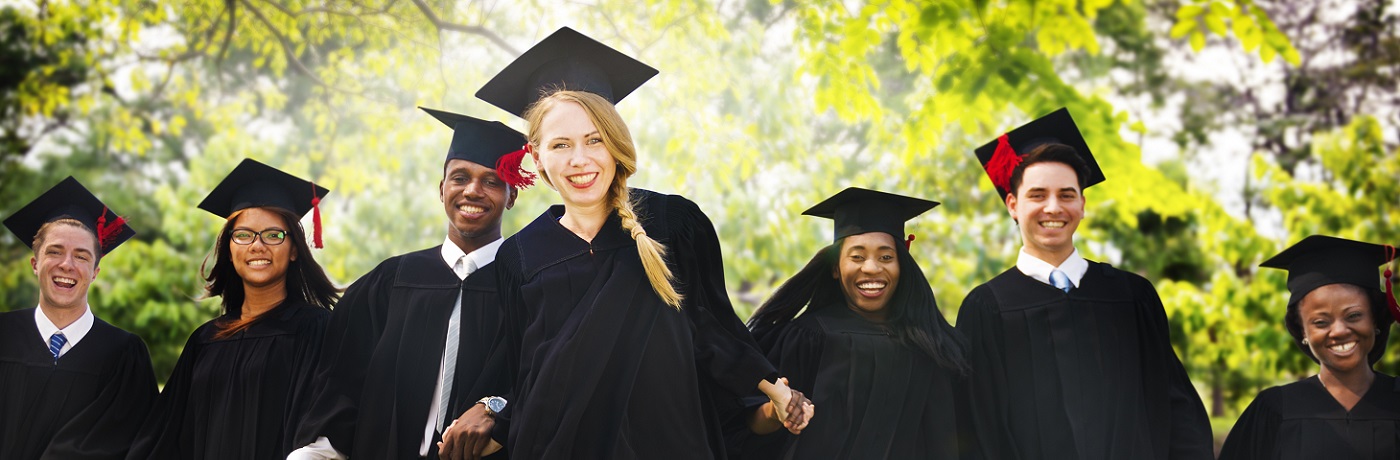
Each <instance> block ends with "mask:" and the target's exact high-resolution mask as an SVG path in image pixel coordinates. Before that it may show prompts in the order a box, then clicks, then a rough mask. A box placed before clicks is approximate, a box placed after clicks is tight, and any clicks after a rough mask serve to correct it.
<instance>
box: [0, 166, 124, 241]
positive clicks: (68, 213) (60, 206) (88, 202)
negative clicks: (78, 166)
mask: <svg viewBox="0 0 1400 460" xmlns="http://www.w3.org/2000/svg"><path fill="white" fill-rule="evenodd" d="M65 218H66V219H73V220H76V221H78V222H82V223H83V225H86V226H87V227H88V228H89V229H90V230H92V231H93V232H94V233H95V234H100V233H101V231H102V230H103V229H101V228H98V227H99V226H98V224H99V222H98V221H99V218H104V219H103V220H102V222H103V223H104V225H105V224H107V223H115V222H117V221H118V219H119V218H118V216H117V212H116V211H113V210H112V209H110V208H108V207H107V206H106V205H105V204H103V203H102V200H99V199H97V196H95V195H93V194H92V192H90V191H88V189H87V187H83V184H80V183H78V180H77V179H74V178H73V176H68V178H67V179H63V181H61V182H59V183H58V185H54V186H53V187H52V188H50V189H49V190H48V191H46V192H44V194H42V195H39V197H38V198H35V199H34V201H31V202H29V204H27V205H25V206H24V207H23V208H20V210H19V211H15V213H14V214H13V215H11V216H10V217H8V218H6V219H5V227H6V228H8V229H10V232H11V233H14V234H15V236H16V237H18V238H19V240H20V241H22V242H24V245H25V246H29V247H30V249H33V247H34V246H33V245H34V237H35V236H37V235H38V233H39V228H40V227H43V226H44V224H47V223H49V222H53V221H55V220H58V219H65ZM108 233H109V235H107V238H105V239H103V240H102V248H101V250H102V254H103V255H106V254H107V253H109V252H112V250H113V249H116V248H117V246H121V244H122V243H124V242H126V240H129V239H131V237H133V236H136V230H133V229H132V228H131V226H130V225H127V224H126V223H125V222H123V223H122V224H121V229H120V230H116V229H115V228H114V229H113V230H109V231H108Z"/></svg>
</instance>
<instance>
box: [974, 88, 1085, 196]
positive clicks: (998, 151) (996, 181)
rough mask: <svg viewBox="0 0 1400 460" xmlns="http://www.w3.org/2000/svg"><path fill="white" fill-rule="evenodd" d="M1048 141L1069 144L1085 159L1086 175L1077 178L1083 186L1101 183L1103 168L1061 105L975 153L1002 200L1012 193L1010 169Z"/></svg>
mask: <svg viewBox="0 0 1400 460" xmlns="http://www.w3.org/2000/svg"><path fill="white" fill-rule="evenodd" d="M1050 143H1058V144H1064V145H1068V146H1070V147H1071V148H1073V149H1074V151H1075V152H1076V153H1078V154H1079V158H1080V159H1083V160H1084V165H1085V166H1086V167H1087V168H1088V170H1087V171H1086V173H1087V177H1081V178H1080V179H1081V180H1082V182H1083V183H1084V184H1085V185H1084V187H1085V188H1088V187H1090V186H1093V185H1094V184H1097V183H1099V182H1103V179H1104V177H1103V170H1102V169H1099V163H1098V162H1097V161H1094V154H1093V153H1092V152H1090V151H1089V145H1088V144H1086V143H1085V142H1084V135H1083V134H1081V133H1080V132H1079V126H1078V125H1075V124H1074V118H1072V117H1070V116H1069V109H1067V108H1064V107H1061V108H1060V109H1059V110H1056V111H1054V112H1050V114H1049V115H1046V116H1043V117H1040V118H1037V119H1035V120H1031V122H1030V123H1026V124H1024V125H1021V126H1020V127H1018V128H1016V129H1013V130H1011V132H1008V133H1006V134H1002V135H1001V137H998V138H997V139H996V140H994V141H992V142H988V143H987V144H986V145H983V146H981V147H978V148H977V149H976V150H975V151H974V152H975V153H976V154H977V160H978V161H980V162H982V169H984V170H986V171H987V177H988V178H990V179H991V180H992V185H995V186H996V189H997V193H999V194H1001V199H1002V200H1006V195H1007V194H1008V193H1010V192H1011V191H1010V190H1009V189H1010V187H1011V172H1012V171H1013V170H1015V169H1016V166H1017V165H1020V164H1021V156H1022V155H1025V154H1027V153H1030V152H1031V150H1033V149H1035V148H1036V147H1039V146H1041V145H1043V144H1050Z"/></svg>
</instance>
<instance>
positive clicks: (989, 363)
mask: <svg viewBox="0 0 1400 460" xmlns="http://www.w3.org/2000/svg"><path fill="white" fill-rule="evenodd" d="M957 325H958V329H959V330H961V331H962V332H963V334H964V335H965V336H966V337H967V339H968V341H969V343H970V353H969V357H968V362H969V363H971V364H972V367H973V374H972V376H971V384H970V385H969V387H970V389H969V390H970V392H971V395H972V398H971V403H972V410H971V412H972V413H971V415H972V417H973V422H974V424H975V426H976V429H977V437H978V439H979V440H980V441H981V444H980V445H981V449H980V450H981V451H982V453H983V454H984V455H985V456H987V457H988V458H1019V459H1037V458H1078V459H1118V458H1134V459H1146V460H1152V459H1197V458H1199V459H1209V458H1211V457H1212V455H1213V451H1212V450H1213V441H1212V437H1211V432H1210V423H1209V419H1208V418H1207V417H1206V412H1205V407H1204V406H1203V405H1202V404H1201V399H1200V396H1199V395H1197V393H1196V390H1195V388H1194V387H1192V386H1191V381H1190V380H1189V379H1188V378H1187V376H1186V371H1185V369H1184V368H1183V367H1182V365H1181V361H1180V360H1179V359H1177V357H1176V353H1175V352H1174V351H1173V350H1172V346H1171V341H1170V339H1169V337H1168V329H1167V317H1166V313H1165V311H1164V310H1163V308H1162V301H1161V299H1160V298H1159V297H1158V296H1157V291H1156V289H1154V288H1153V287H1152V284H1151V283H1150V282H1148V281H1147V280H1146V279H1144V278H1143V277H1141V276H1138V275H1136V274H1132V273H1128V272H1124V271H1122V270H1118V269H1115V268H1113V267H1112V266H1109V265H1108V264H1103V263H1098V262H1089V268H1088V271H1087V272H1086V273H1085V274H1084V277H1083V278H1082V279H1081V280H1080V284H1079V287H1078V288H1075V289H1073V290H1071V291H1070V292H1069V293H1065V292H1063V291H1061V290H1059V289H1057V288H1055V287H1053V286H1050V285H1048V284H1045V283H1042V282H1039V281H1036V280H1035V279H1033V278H1031V277H1029V276H1026V275H1025V274H1023V273H1021V271H1020V270H1019V269H1016V268H1014V267H1013V268H1011V269H1010V270H1007V271H1006V272H1004V273H1002V274H1001V275H998V276H997V277H996V278H993V279H992V280H991V281H988V282H987V283H985V284H983V285H981V286H978V287H977V288H975V289H973V290H972V292H971V293H969V294H968V296H967V298H966V299H965V300H964V301H963V305H962V308H961V310H960V311H959V312H958V323H957Z"/></svg>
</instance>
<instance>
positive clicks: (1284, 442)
mask: <svg viewBox="0 0 1400 460" xmlns="http://www.w3.org/2000/svg"><path fill="white" fill-rule="evenodd" d="M1394 385H1395V378H1394V377H1391V376H1389V375H1385V374H1381V373H1376V380H1375V381H1374V382H1372V383H1371V389H1370V390H1367V391H1366V394H1365V395H1363V396H1362V397H1361V401H1358V402H1357V403H1356V406H1353V407H1352V408H1351V410H1350V411H1347V410H1346V409H1344V408H1343V407H1342V405H1341V404H1338V403H1337V400H1336V399H1334V398H1332V395H1331V394H1330V393H1328V392H1327V389H1326V388H1324V387H1323V386H1322V382H1321V381H1320V380H1318V378H1317V376H1312V377H1309V378H1307V379H1304V380H1301V381H1298V382H1294V383H1290V384H1287V385H1283V386H1277V387H1273V388H1269V389H1267V390H1264V391H1261V392H1259V395H1258V396H1256V397H1255V398H1254V402H1252V403H1250V404H1249V408H1247V409H1245V410H1244V414H1241V415H1240V419H1239V420H1238V421H1236V422H1235V427H1234V428H1232V429H1231V430H1230V437H1228V438H1226V439H1225V446H1224V447H1223V448H1221V450H1220V458H1221V460H1228V459H1261V460H1273V459H1281V460H1282V459H1287V460H1292V459H1299V460H1302V459H1318V458H1335V459H1395V458H1400V393H1396V392H1395V391H1394Z"/></svg>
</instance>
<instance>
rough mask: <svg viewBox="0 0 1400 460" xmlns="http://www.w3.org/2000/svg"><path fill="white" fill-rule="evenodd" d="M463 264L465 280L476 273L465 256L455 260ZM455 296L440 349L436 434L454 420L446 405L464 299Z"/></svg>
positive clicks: (458, 338) (454, 365) (475, 267)
mask: <svg viewBox="0 0 1400 460" xmlns="http://www.w3.org/2000/svg"><path fill="white" fill-rule="evenodd" d="M464 262H465V263H466V275H464V276H463V277H464V278H465V277H466V276H471V274H472V272H475V271H476V269H477V266H476V262H475V261H473V260H471V259H468V258H467V257H466V256H463V257H462V258H461V259H457V266H459V267H460V266H461V265H462V264H463V263H464ZM453 268H454V269H455V268H457V267H453ZM454 271H457V272H458V273H459V274H460V273H462V272H461V271H458V270H454ZM457 296H458V297H457V305H455V306H454V307H453V308H452V318H449V319H448V320H447V344H446V345H444V346H443V347H442V358H443V365H442V389H440V390H438V419H437V427H438V432H442V431H443V430H445V429H446V428H447V421H448V420H452V419H454V418H455V417H453V416H452V415H451V414H448V413H447V404H448V402H450V401H448V400H449V399H451V397H452V378H453V377H454V376H455V375H456V372H457V342H458V341H459V340H461V338H460V337H459V336H460V335H461V333H462V315H461V313H460V312H461V311H462V301H463V300H465V299H463V298H462V294H461V293H458V294H457Z"/></svg>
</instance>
